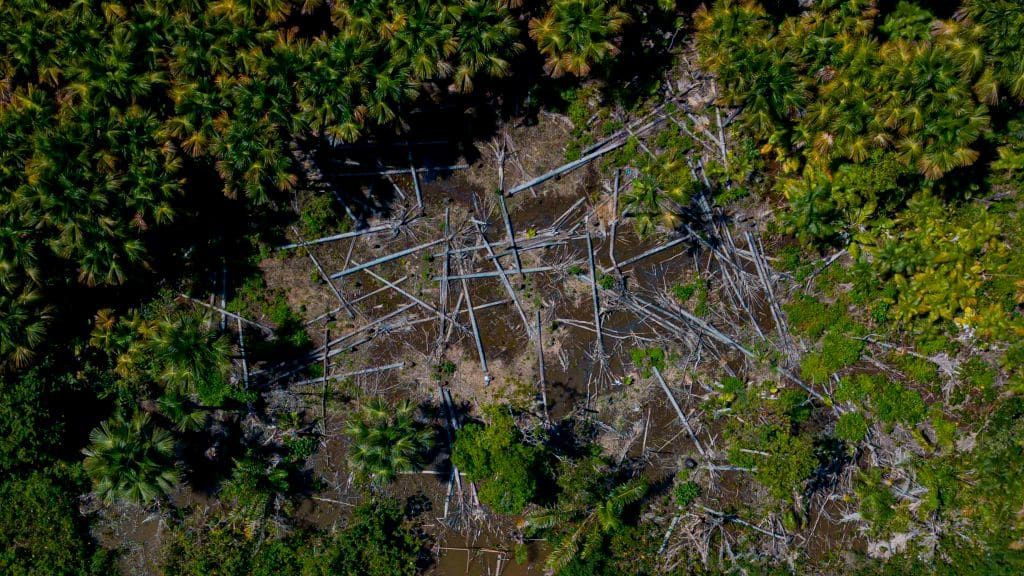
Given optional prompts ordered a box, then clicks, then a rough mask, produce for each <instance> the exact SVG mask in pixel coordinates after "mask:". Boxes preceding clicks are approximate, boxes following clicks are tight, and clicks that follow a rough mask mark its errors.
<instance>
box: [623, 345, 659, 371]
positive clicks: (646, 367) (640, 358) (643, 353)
mask: <svg viewBox="0 0 1024 576" xmlns="http://www.w3.org/2000/svg"><path fill="white" fill-rule="evenodd" d="M629 355H630V358H631V359H632V360H633V365H634V366H636V369H637V370H639V371H640V375H641V376H643V377H644V378H650V377H651V376H653V375H654V369H655V368H657V369H658V371H662V370H664V369H665V350H664V349H662V348H634V349H632V350H630V351H629Z"/></svg>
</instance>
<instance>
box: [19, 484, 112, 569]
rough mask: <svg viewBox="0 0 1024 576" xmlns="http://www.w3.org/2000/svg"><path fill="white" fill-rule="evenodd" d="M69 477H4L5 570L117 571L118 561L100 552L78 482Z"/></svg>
mask: <svg viewBox="0 0 1024 576" xmlns="http://www.w3.org/2000/svg"><path fill="white" fill-rule="evenodd" d="M58 475H59V476H62V477H63V476H66V475H65V474H60V473H58ZM68 480H69V479H67V478H65V479H63V480H61V479H58V478H55V477H51V476H50V475H47V474H44V473H41V472H33V473H31V474H27V475H25V476H24V477H21V478H17V479H9V480H3V481H2V482H0V503H3V505H2V506H0V573H3V574H9V575H10V576H51V575H61V576H87V575H97V576H98V575H101V574H103V575H109V574H112V573H113V569H114V568H113V566H112V562H110V559H109V558H107V557H106V556H105V554H104V553H103V552H101V551H99V549H98V546H97V545H96V543H95V542H93V540H92V538H91V537H90V536H89V533H88V531H87V529H86V526H85V519H84V518H82V517H81V516H79V514H78V502H77V498H76V493H75V492H76V491H77V486H74V482H71V484H72V486H71V487H69V486H66V485H65V484H66V483H67V482H68Z"/></svg>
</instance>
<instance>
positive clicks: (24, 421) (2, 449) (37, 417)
mask: <svg viewBox="0 0 1024 576" xmlns="http://www.w3.org/2000/svg"><path fill="white" fill-rule="evenodd" d="M47 372H48V373H49V374H47ZM62 379H63V378H61V376H59V375H56V374H53V367H52V366H49V365H47V366H46V367H45V370H44V369H43V368H33V369H32V370H29V371H27V372H25V373H23V374H20V375H17V376H14V377H11V378H9V379H6V380H5V381H4V382H3V384H2V385H0V478H3V477H4V476H5V475H7V474H9V473H11V472H13V471H15V470H17V469H19V468H21V467H25V466H38V465H40V464H42V463H44V462H46V461H47V460H49V459H50V458H52V453H53V451H54V450H55V449H56V448H57V446H58V443H59V442H60V440H61V436H62V434H61V433H62V431H63V422H62V420H63V419H62V418H61V417H60V416H59V414H56V413H54V411H53V409H52V408H51V406H50V403H49V401H48V399H49V398H51V395H55V394H59V393H61V392H65V391H66V390H65V386H64V385H62V384H60V383H58V382H59V380H62Z"/></svg>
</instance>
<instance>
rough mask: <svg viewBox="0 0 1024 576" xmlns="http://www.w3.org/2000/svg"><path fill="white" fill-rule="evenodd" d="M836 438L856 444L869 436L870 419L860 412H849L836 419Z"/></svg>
mask: <svg viewBox="0 0 1024 576" xmlns="http://www.w3.org/2000/svg"><path fill="white" fill-rule="evenodd" d="M834 435H835V437H836V438H838V439H840V440H842V441H844V442H850V443H852V444H856V443H858V442H860V441H861V440H863V439H864V438H866V437H867V435H868V421H867V419H866V418H864V415H863V414H861V413H860V412H847V413H845V414H843V415H841V416H840V417H839V419H838V420H836V430H835V432H834Z"/></svg>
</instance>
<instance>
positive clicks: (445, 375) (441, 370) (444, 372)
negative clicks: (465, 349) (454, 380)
mask: <svg viewBox="0 0 1024 576" xmlns="http://www.w3.org/2000/svg"><path fill="white" fill-rule="evenodd" d="M455 368H456V366H455V363H454V362H452V361H451V360H442V361H441V363H440V364H438V365H437V366H434V378H435V379H437V380H442V381H443V380H447V379H449V378H451V377H452V376H454V375H455Z"/></svg>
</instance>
